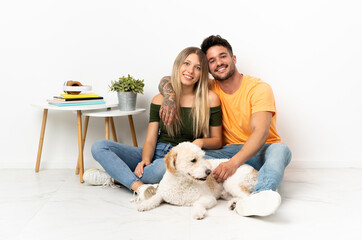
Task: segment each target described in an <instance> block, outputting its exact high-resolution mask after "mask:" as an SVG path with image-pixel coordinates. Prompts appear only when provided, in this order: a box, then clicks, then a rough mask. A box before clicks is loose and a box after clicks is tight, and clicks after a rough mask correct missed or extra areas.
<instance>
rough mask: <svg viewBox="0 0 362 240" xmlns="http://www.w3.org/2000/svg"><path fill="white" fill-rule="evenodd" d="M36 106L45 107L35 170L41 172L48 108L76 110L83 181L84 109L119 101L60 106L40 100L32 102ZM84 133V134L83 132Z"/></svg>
mask: <svg viewBox="0 0 362 240" xmlns="http://www.w3.org/2000/svg"><path fill="white" fill-rule="evenodd" d="M31 105H32V106H34V107H40V108H42V109H43V120H42V125H41V130H40V139H39V147H38V155H37V160H36V165H35V172H39V167H40V159H41V153H42V149H43V142H44V134H45V126H46V122H47V117H48V110H49V109H50V110H57V111H76V112H77V130H78V160H77V168H76V174H79V175H80V182H83V173H84V166H83V142H84V141H83V140H82V139H83V138H84V137H83V136H82V111H85V110H96V109H107V108H111V107H116V106H118V103H117V102H107V103H106V104H99V105H98V104H97V105H80V106H64V107H58V106H54V105H50V104H48V103H47V102H45V101H44V102H39V103H32V104H31ZM83 135H84V134H83Z"/></svg>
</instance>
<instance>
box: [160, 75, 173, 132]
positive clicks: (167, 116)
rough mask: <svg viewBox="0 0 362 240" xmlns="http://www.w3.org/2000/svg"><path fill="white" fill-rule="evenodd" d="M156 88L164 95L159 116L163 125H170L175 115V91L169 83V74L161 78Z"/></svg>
mask: <svg viewBox="0 0 362 240" xmlns="http://www.w3.org/2000/svg"><path fill="white" fill-rule="evenodd" d="M158 90H159V91H160V93H161V94H162V95H163V96H164V101H163V103H162V105H161V108H160V118H161V119H162V121H163V123H164V124H165V125H170V124H171V122H172V120H173V118H174V117H175V111H176V99H175V92H174V91H173V88H172V85H171V78H170V77H169V76H166V77H163V78H162V79H161V82H160V84H159V85H158Z"/></svg>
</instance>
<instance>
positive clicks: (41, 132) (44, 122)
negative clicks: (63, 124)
mask: <svg viewBox="0 0 362 240" xmlns="http://www.w3.org/2000/svg"><path fill="white" fill-rule="evenodd" d="M47 117H48V109H44V111H43V121H42V124H41V130H40V139H39V147H38V156H37V158H36V165H35V172H39V167H40V159H41V152H42V150H43V142H44V133H45V126H46V123H47Z"/></svg>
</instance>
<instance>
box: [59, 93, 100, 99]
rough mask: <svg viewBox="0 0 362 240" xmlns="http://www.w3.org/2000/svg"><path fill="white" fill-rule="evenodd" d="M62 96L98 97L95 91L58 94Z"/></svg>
mask: <svg viewBox="0 0 362 240" xmlns="http://www.w3.org/2000/svg"><path fill="white" fill-rule="evenodd" d="M60 95H61V96H62V98H65V99H71V98H97V97H99V95H98V94H95V93H80V94H66V93H63V94H60Z"/></svg>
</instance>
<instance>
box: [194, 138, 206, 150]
mask: <svg viewBox="0 0 362 240" xmlns="http://www.w3.org/2000/svg"><path fill="white" fill-rule="evenodd" d="M192 143H193V144H195V145H197V146H198V147H200V148H203V147H204V141H203V140H202V139H200V138H198V139H195V140H194V141H193V142H192Z"/></svg>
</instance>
